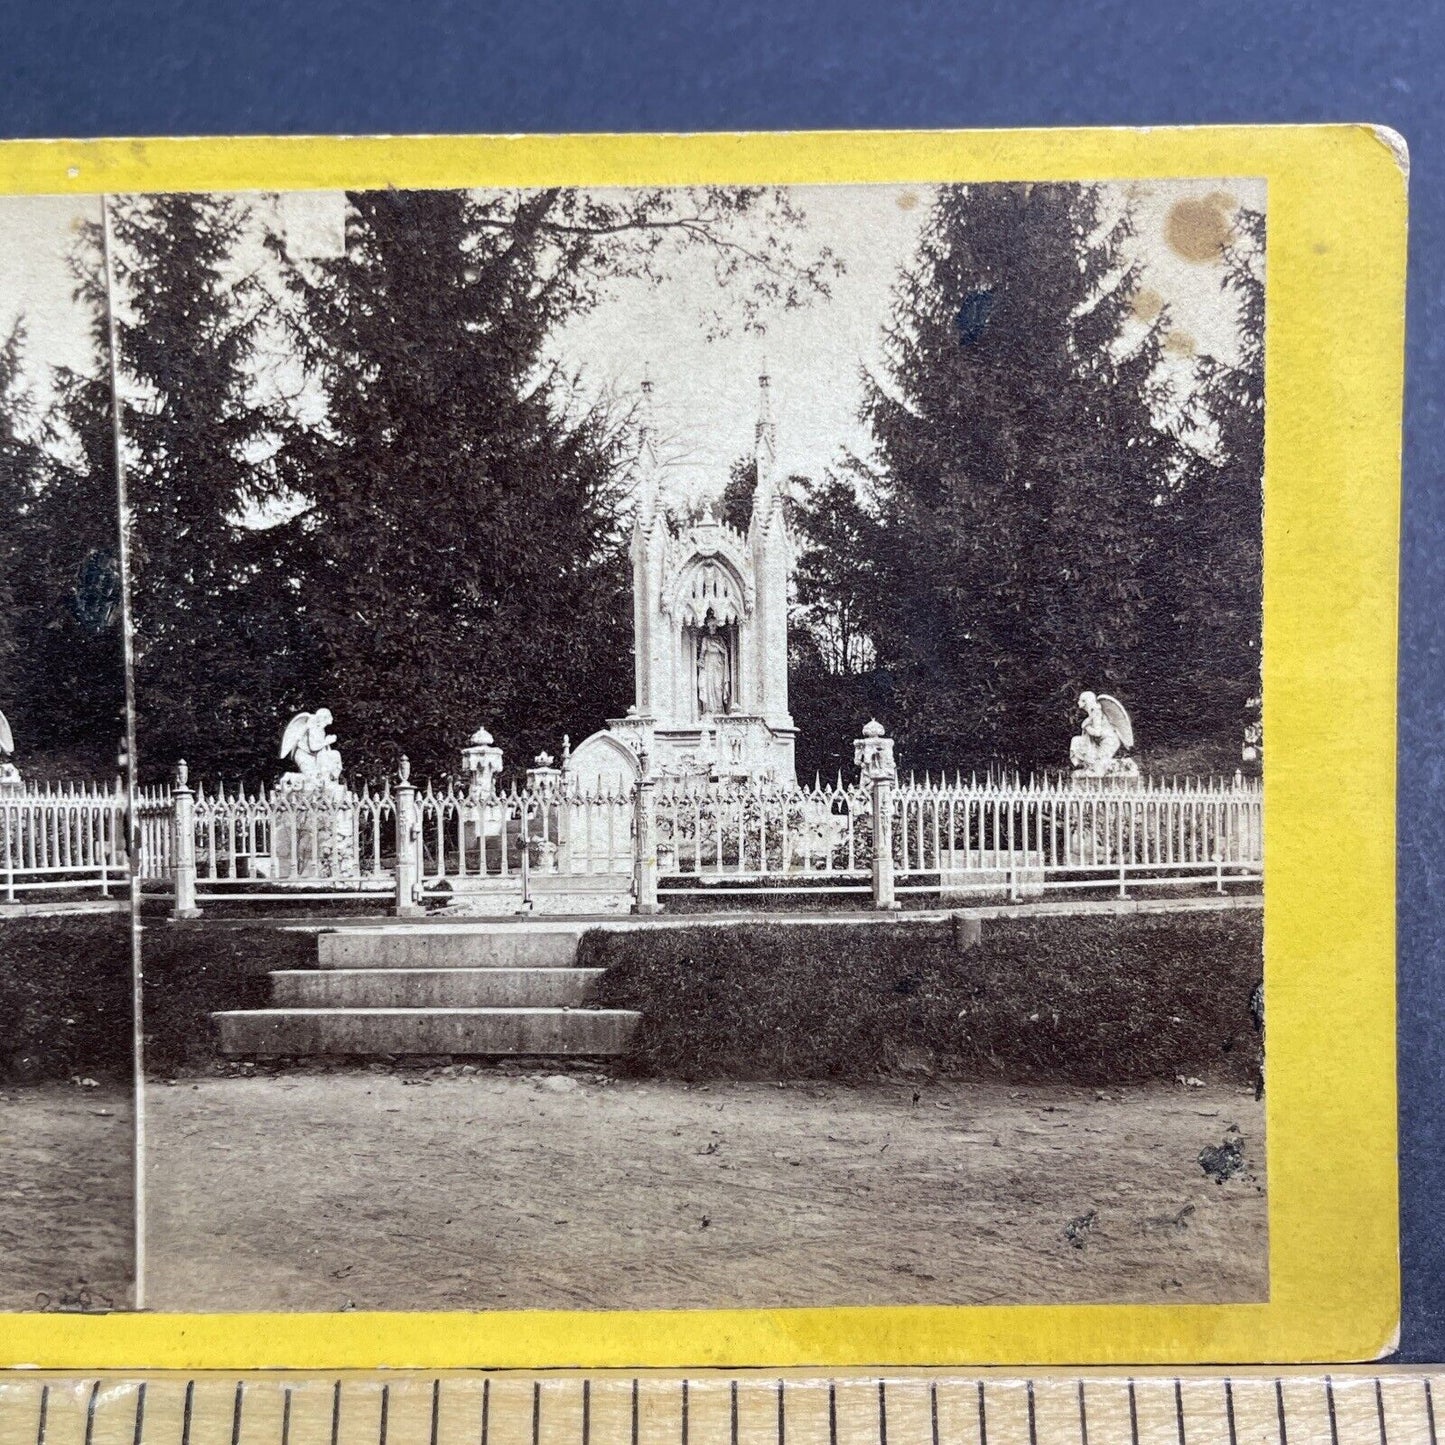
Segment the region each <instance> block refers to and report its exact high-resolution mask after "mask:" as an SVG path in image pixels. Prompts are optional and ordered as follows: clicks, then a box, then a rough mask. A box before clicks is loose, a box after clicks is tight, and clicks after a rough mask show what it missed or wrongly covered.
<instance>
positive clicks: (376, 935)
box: [316, 923, 583, 969]
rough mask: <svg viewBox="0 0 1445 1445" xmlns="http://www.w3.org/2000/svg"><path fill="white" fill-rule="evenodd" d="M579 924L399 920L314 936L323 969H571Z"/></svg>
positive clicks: (578, 934)
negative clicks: (388, 925) (399, 922)
mask: <svg viewBox="0 0 1445 1445" xmlns="http://www.w3.org/2000/svg"><path fill="white" fill-rule="evenodd" d="M582 931H583V925H581V924H573V925H568V924H556V923H495V924H489V925H474V926H470V927H469V926H467V925H466V924H445V923H441V924H432V925H430V926H429V925H427V924H424V923H417V924H402V925H398V926H396V927H391V928H338V929H336V930H335V931H333V932H329V933H321V934H318V935H317V937H316V961H317V963H318V964H320V966H321V967H322V968H352V969H356V968H429V969H438V968H570V967H571V966H572V964H573V963H574V962H575V961H576V958H577V940H578V939H579V938H581V937H582Z"/></svg>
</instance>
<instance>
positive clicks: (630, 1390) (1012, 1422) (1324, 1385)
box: [0, 1370, 1445, 1445]
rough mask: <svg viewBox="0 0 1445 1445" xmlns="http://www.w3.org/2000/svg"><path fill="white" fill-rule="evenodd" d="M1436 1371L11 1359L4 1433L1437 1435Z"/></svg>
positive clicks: (723, 1440) (1033, 1443) (185, 1443)
mask: <svg viewBox="0 0 1445 1445" xmlns="http://www.w3.org/2000/svg"><path fill="white" fill-rule="evenodd" d="M1441 1375H1445V1372H1440V1374H1434V1375H1427V1374H1426V1373H1424V1372H1423V1371H1410V1370H1392V1371H1389V1372H1388V1373H1385V1374H1382V1373H1381V1372H1379V1371H1377V1370H1371V1371H1363V1370H1362V1371H1358V1372H1352V1371H1343V1372H1339V1371H1332V1372H1331V1374H1329V1375H1325V1374H1316V1373H1312V1372H1308V1371H1299V1372H1294V1373H1288V1374H1281V1373H1279V1372H1278V1371H1269V1372H1264V1371H1258V1372H1250V1371H1241V1372H1237V1373H1232V1374H1230V1375H1228V1376H1218V1375H1213V1376H1211V1375H1209V1374H1208V1373H1207V1372H1203V1371H1200V1372H1190V1373H1187V1374H1168V1375H1150V1374H1142V1375H1133V1376H1124V1375H1121V1374H1107V1373H1100V1374H1096V1375H1089V1376H1084V1377H1080V1376H1075V1375H1065V1376H1060V1375H1058V1374H1050V1375H1042V1376H1040V1377H1039V1379H1038V1381H1037V1382H1036V1381H1035V1380H1034V1379H1032V1378H1024V1377H1013V1376H1006V1375H1002V1374H1000V1375H992V1374H991V1375H987V1376H982V1377H980V1376H978V1375H955V1374H945V1373H943V1372H929V1373H925V1372H921V1371H920V1372H916V1373H909V1372H899V1373H897V1374H888V1375H881V1376H880V1375H877V1374H872V1375H854V1374H843V1375H839V1376H837V1377H835V1378H830V1377H828V1376H824V1375H820V1376H817V1377H811V1376H808V1375H806V1374H800V1373H790V1374H788V1375H786V1376H785V1377H779V1376H778V1375H776V1374H772V1373H763V1372H757V1373H752V1372H745V1373H743V1374H739V1375H729V1374H724V1373H721V1372H719V1373H708V1372H699V1373H696V1374H692V1375H689V1376H687V1377H685V1378H684V1377H682V1376H678V1375H663V1374H649V1375H638V1376H633V1375H628V1374H623V1373H609V1372H606V1371H598V1372H590V1373H588V1374H585V1375H584V1374H582V1373H571V1372H566V1371H552V1372H544V1373H530V1372H529V1373H511V1372H506V1371H502V1372H497V1373H494V1374H482V1373H479V1372H461V1371H458V1372H447V1373H443V1374H440V1375H437V1374H419V1373H414V1372H409V1371H397V1372H394V1373H385V1374H381V1373H374V1372H373V1373H357V1374H346V1375H342V1376H337V1375H334V1374H333V1375H326V1376H314V1375H307V1374H297V1373H289V1372H276V1373H269V1374H268V1373H259V1372H258V1373H254V1374H246V1375H244V1376H241V1377H237V1376H235V1375H232V1376H230V1377H229V1378H227V1377H225V1376H219V1375H215V1374H202V1375H198V1376H196V1377H195V1378H187V1377H185V1376H179V1375H168V1374H164V1373H157V1374H154V1375H145V1376H144V1377H140V1376H137V1377H129V1376H104V1377H100V1378H97V1377H95V1376H89V1377H84V1378H79V1379H76V1378H66V1377H64V1376H60V1375H50V1374H46V1375H43V1376H37V1375H35V1374H29V1373H26V1374H22V1373H19V1372H16V1373H10V1374H3V1373H0V1445H118V1442H119V1445H218V1442H219V1445H225V1442H228V1441H229V1445H1159V1442H1160V1441H1161V1440H1163V1441H1165V1442H1167V1445H1206V1442H1207V1441H1211V1440H1212V1441H1218V1442H1220V1445H1223V1442H1225V1441H1227V1442H1228V1445H1441V1442H1440V1441H1439V1439H1438V1436H1437V1426H1436V1422H1435V1404H1434V1383H1435V1380H1436V1379H1437V1378H1440V1377H1441ZM1185 1386H1187V1387H1188V1389H1187V1392H1186V1390H1185ZM1186 1393H1187V1394H1188V1397H1189V1415H1188V1420H1187V1422H1186V1417H1185V1394H1186ZM1091 1394H1092V1395H1093V1396H1094V1398H1093V1400H1092V1401H1091V1400H1090V1399H1089V1396H1090V1395H1091ZM1387 1397H1388V1399H1387ZM609 1402H613V1403H609ZM1061 1402H1062V1404H1063V1408H1062V1409H1060V1408H1059V1406H1060V1403H1061ZM1091 1405H1092V1406H1093V1407H1094V1408H1092V1409H1091ZM343 1414H344V1419H345V1423H346V1429H345V1431H344V1432H343V1429H342V1425H343ZM790 1416H795V1417H796V1418H795V1419H790ZM1091 1417H1092V1418H1091ZM644 1422H646V1429H644V1428H643V1425H644ZM644 1436H646V1440H645V1441H644V1439H643V1437H644ZM991 1437H992V1438H991Z"/></svg>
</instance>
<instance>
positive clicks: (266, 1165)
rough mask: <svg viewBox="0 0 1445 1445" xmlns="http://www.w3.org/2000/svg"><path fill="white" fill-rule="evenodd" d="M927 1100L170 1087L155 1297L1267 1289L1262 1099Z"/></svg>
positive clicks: (310, 1304)
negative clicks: (1207, 1153)
mask: <svg viewBox="0 0 1445 1445" xmlns="http://www.w3.org/2000/svg"><path fill="white" fill-rule="evenodd" d="M913 1093H914V1090H913V1089H912V1088H911V1087H906V1086H892V1085H874V1086H867V1087H860V1088H843V1087H834V1086H824V1085H817V1084H808V1085H789V1086H787V1087H779V1086H774V1085H766V1084H712V1085H695V1086H688V1085H684V1084H676V1083H655V1082H614V1081H610V1080H606V1079H604V1078H594V1077H588V1076H584V1077H583V1078H581V1079H579V1078H577V1077H574V1076H553V1077H549V1076H546V1075H536V1076H505V1075H497V1074H487V1073H483V1074H476V1075H462V1074H431V1075H421V1076H407V1075H405V1074H400V1073H389V1072H385V1071H380V1070H378V1071H374V1072H365V1071H357V1072H335V1073H314V1074H313V1073H290V1074H280V1075H276V1076H269V1077H266V1076H263V1077H256V1078H210V1079H203V1080H184V1081H181V1082H180V1083H178V1084H175V1085H173V1086H170V1087H167V1086H164V1085H156V1086H153V1087H152V1090H151V1123H150V1133H151V1150H150V1164H149V1169H150V1176H149V1177H150V1191H151V1192H150V1199H151V1215H150V1233H149V1246H150V1270H149V1277H148V1288H149V1300H148V1302H149V1303H150V1305H151V1307H152V1308H155V1309H187V1310H234V1309H251V1310H255V1309H278V1308H281V1309H308V1310H335V1309H341V1308H345V1307H352V1306H354V1307H356V1308H358V1309H375V1308H390V1309H458V1308H471V1309H476V1308H495V1307H510V1308H520V1307H526V1306H535V1307H552V1308H582V1307H588V1308H598V1307H615V1308H648V1307H687V1306H718V1305H737V1306H782V1305H802V1304H885V1303H928V1302H933V1303H990V1302H1005V1301H1007V1302H1043V1301H1086V1300H1100V1301H1103V1300H1146V1301H1153V1300H1170V1301H1179V1300H1198V1301H1223V1300H1257V1299H1263V1298H1264V1297H1265V1295H1266V1291H1267V1279H1268V1273H1267V1249H1266V1210H1265V1196H1264V1176H1263V1149H1262V1142H1263V1137H1262V1136H1263V1112H1262V1109H1261V1107H1260V1106H1259V1105H1257V1104H1256V1103H1255V1102H1254V1100H1253V1099H1252V1098H1250V1097H1249V1096H1248V1095H1247V1094H1245V1093H1242V1092H1240V1091H1237V1090H1235V1089H1232V1088H1229V1089H1226V1088H1206V1089H1184V1088H1182V1087H1179V1086H1177V1085H1176V1086H1173V1087H1168V1088H1166V1087H1162V1086H1161V1087H1152V1088H1140V1089H1129V1090H1127V1091H1125V1090H1110V1091H1106V1092H1105V1093H1104V1094H1103V1095H1102V1096H1100V1095H1096V1093H1095V1091H1093V1090H1080V1089H1070V1088H1049V1089H1028V1090H1023V1089H1015V1090H1009V1089H1006V1088H1002V1087H993V1086H978V1085H925V1086H923V1087H922V1090H921V1097H920V1099H919V1100H918V1102H917V1103H916V1104H915V1103H914V1102H913ZM1230 1124H1237V1125H1238V1127H1239V1129H1240V1130H1242V1132H1243V1135H1244V1140H1245V1148H1244V1158H1245V1163H1246V1169H1245V1172H1244V1173H1243V1174H1242V1175H1236V1176H1235V1177H1234V1178H1231V1179H1229V1180H1228V1181H1227V1182H1225V1183H1223V1184H1216V1183H1214V1182H1213V1181H1212V1180H1211V1179H1210V1178H1208V1177H1207V1176H1206V1175H1205V1173H1204V1172H1203V1170H1202V1169H1201V1168H1200V1165H1199V1162H1198V1155H1199V1151H1200V1150H1201V1149H1202V1148H1203V1147H1205V1146H1206V1145H1211V1144H1219V1143H1221V1142H1222V1141H1223V1139H1224V1137H1225V1131H1226V1129H1227V1127H1228V1126H1229V1125H1230ZM1091 1216H1092V1217H1091ZM1072 1221H1078V1222H1077V1223H1076V1224H1075V1227H1074V1230H1073V1233H1074V1236H1075V1237H1074V1239H1073V1240H1072V1242H1071V1240H1070V1239H1069V1238H1068V1231H1069V1226H1070V1223H1071V1222H1072Z"/></svg>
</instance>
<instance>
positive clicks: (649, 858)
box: [632, 752, 662, 913]
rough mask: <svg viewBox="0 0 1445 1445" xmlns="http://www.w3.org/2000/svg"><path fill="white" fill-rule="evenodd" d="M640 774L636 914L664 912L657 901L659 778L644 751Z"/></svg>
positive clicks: (634, 841) (634, 861)
mask: <svg viewBox="0 0 1445 1445" xmlns="http://www.w3.org/2000/svg"><path fill="white" fill-rule="evenodd" d="M638 761H639V763H640V765H641V768H640V771H639V773H638V777H637V817H636V819H635V821H634V826H633V830H632V847H633V857H632V869H633V882H634V887H635V889H636V892H637V901H636V903H635V904H634V905H633V911H634V912H636V913H661V912H662V906H661V904H659V903H658V901H657V797H656V793H655V789H656V787H657V779H656V778H654V777H653V776H652V766H651V759H650V758H649V757H648V755H647V754H646V753H645V752H644V753H642V754H641V755H640V757H639V760H638Z"/></svg>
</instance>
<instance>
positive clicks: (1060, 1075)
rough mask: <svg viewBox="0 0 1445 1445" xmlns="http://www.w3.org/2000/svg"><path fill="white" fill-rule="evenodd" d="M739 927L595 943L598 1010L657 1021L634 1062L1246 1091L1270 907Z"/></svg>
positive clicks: (649, 1025)
mask: <svg viewBox="0 0 1445 1445" xmlns="http://www.w3.org/2000/svg"><path fill="white" fill-rule="evenodd" d="M983 928H984V931H983V939H982V942H981V943H979V944H977V945H975V946H974V947H972V948H969V947H967V945H966V941H965V940H964V939H963V937H962V935H961V933H960V932H959V931H958V928H957V925H956V924H955V923H953V922H945V923H923V922H919V923H899V924H881V923H867V922H860V923H855V924H845V923H838V924H830V925H820V926H812V925H808V924H802V923H799V924H776V923H774V924H730V925H726V926H711V927H698V928H666V929H651V930H645V931H632V932H623V933H615V932H605V931H604V932H591V933H587V934H585V935H584V936H583V938H582V942H581V946H580V948H579V951H578V957H577V962H578V965H579V966H581V967H593V968H599V967H600V968H605V969H606V970H607V973H606V975H605V976H604V977H603V979H602V982H601V985H600V989H599V994H598V1002H599V1004H601V1005H603V1006H604V1007H610V1008H633V1009H639V1010H641V1012H642V1022H641V1024H640V1025H639V1027H638V1031H637V1033H636V1034H635V1035H634V1038H633V1042H632V1046H631V1051H630V1054H629V1063H630V1065H631V1067H632V1068H634V1069H635V1070H636V1071H638V1072H640V1073H646V1074H653V1075H659V1076H662V1077H672V1078H677V1077H681V1078H686V1079H707V1078H753V1079H798V1078H807V1079H869V1078H878V1077H887V1076H890V1075H895V1074H897V1073H900V1072H907V1071H909V1070H920V1071H927V1072H930V1073H936V1074H938V1075H940V1076H943V1077H949V1078H977V1079H996V1080H1008V1081H1011V1082H1019V1083H1025V1082H1044V1081H1048V1082H1071V1083H1080V1084H1091V1083H1105V1082H1107V1083H1111V1084H1118V1083H1121V1082H1125V1081H1142V1080H1147V1079H1159V1080H1165V1081H1172V1080H1173V1079H1174V1078H1175V1077H1176V1075H1178V1074H1186V1075H1198V1076H1202V1077H1205V1078H1211V1077H1219V1076H1220V1075H1223V1076H1224V1077H1227V1078H1233V1079H1236V1080H1240V1081H1245V1080H1248V1079H1250V1078H1252V1077H1253V1073H1254V1070H1255V1068H1256V1066H1257V1062H1258V1057H1259V1053H1258V1047H1259V1046H1258V1037H1257V1035H1256V1034H1255V1031H1254V1029H1253V1026H1252V1024H1251V1020H1250V1015H1249V1000H1250V995H1251V993H1252V991H1253V989H1254V987H1255V985H1256V984H1257V983H1258V982H1259V978H1260V974H1261V970H1262V967H1263V952H1262V929H1261V923H1260V915H1259V914H1258V913H1257V912H1253V911H1251V912H1248V913H1244V912H1226V913H1191V914H1173V915H1156V916H1140V917H1134V918H1069V919H1058V918H1043V919H1035V920H1030V921H1017V920H1009V921H987V922H985V923H984V925H983Z"/></svg>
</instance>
